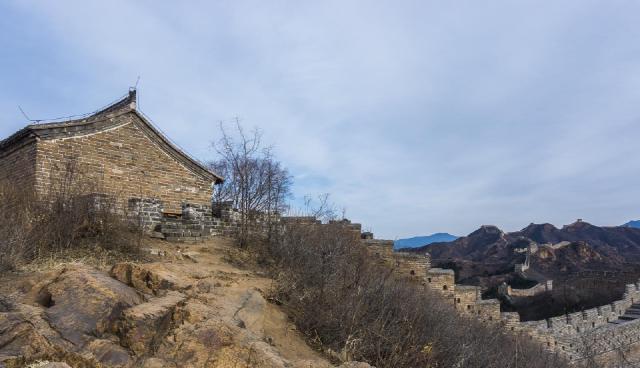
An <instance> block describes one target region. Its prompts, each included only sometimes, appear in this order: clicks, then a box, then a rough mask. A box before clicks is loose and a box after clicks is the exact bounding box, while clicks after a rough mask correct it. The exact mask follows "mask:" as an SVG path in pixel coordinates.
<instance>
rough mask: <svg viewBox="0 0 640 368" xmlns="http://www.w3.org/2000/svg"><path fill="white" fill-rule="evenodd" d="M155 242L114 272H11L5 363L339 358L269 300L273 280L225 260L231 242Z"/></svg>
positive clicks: (1, 349)
mask: <svg viewBox="0 0 640 368" xmlns="http://www.w3.org/2000/svg"><path fill="white" fill-rule="evenodd" d="M153 247H154V249H153V250H152V252H153V253H154V254H157V255H158V256H157V257H156V258H157V260H156V261H155V262H153V263H144V264H143V263H119V264H116V265H115V266H114V267H113V268H112V269H111V270H110V271H109V272H105V271H102V270H97V269H95V268H92V267H89V266H86V265H83V264H65V265H62V266H60V267H57V268H55V269H52V270H48V271H44V272H40V273H37V274H30V275H13V276H7V277H5V278H4V279H3V282H2V283H1V285H0V367H7V368H10V367H22V366H25V365H26V364H34V366H46V365H44V364H43V363H38V364H36V362H44V361H51V362H64V363H66V364H68V365H69V366H71V367H146V368H155V367H158V368H159V367H176V368H177V367H238V368H241V367H282V368H284V367H300V368H302V367H305V368H309V367H322V368H324V367H333V365H332V364H330V363H329V362H328V361H327V360H326V359H325V358H324V357H323V356H322V355H320V354H319V353H317V352H316V351H314V350H313V349H311V348H310V347H309V346H307V345H306V343H305V341H304V338H303V336H301V335H300V334H299V333H298V332H297V330H296V329H295V326H293V325H292V324H291V323H290V322H289V320H288V318H287V316H286V315H285V314H284V313H283V312H282V311H281V310H280V309H279V308H278V307H277V306H275V305H272V304H270V303H268V302H267V301H266V299H265V297H264V296H263V293H264V292H265V291H267V290H268V289H269V287H270V284H271V282H272V280H270V279H268V278H265V277H262V276H260V275H258V274H256V273H255V272H252V271H249V270H245V269H242V268H240V267H237V266H234V265H232V264H231V263H229V262H227V261H226V260H227V259H231V258H233V257H232V256H230V252H233V251H234V248H233V247H231V246H230V245H229V244H228V243H226V242H224V241H222V240H213V241H210V242H208V243H206V244H202V245H197V246H191V247H189V248H180V247H175V246H170V245H169V244H167V243H163V242H158V243H155V244H154V245H153ZM51 366H56V365H51ZM58 366H60V367H64V365H62V364H59V365H58ZM343 367H368V365H366V364H363V363H345V364H344V365H343Z"/></svg>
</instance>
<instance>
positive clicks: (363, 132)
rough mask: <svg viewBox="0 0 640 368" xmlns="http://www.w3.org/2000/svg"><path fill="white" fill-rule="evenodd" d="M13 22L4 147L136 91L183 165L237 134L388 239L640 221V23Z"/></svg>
mask: <svg viewBox="0 0 640 368" xmlns="http://www.w3.org/2000/svg"><path fill="white" fill-rule="evenodd" d="M3 8H4V9H3ZM0 10H2V14H3V15H4V16H5V17H6V20H4V21H3V25H2V26H0V31H3V32H1V33H2V34H3V35H0V46H2V47H3V50H11V52H9V53H7V54H6V57H5V58H3V60H2V61H0V67H2V71H0V78H1V82H2V83H3V85H4V86H6V88H4V89H3V90H2V91H0V97H1V98H0V108H1V109H2V110H1V111H0V118H2V119H3V122H4V123H3V124H2V126H1V127H0V133H2V134H3V135H8V134H10V133H11V132H12V131H13V130H16V129H17V128H19V127H20V125H21V124H19V122H21V121H23V119H22V118H21V116H20V115H19V112H17V109H15V107H14V105H15V104H16V101H19V103H21V104H25V105H28V106H29V108H30V111H32V113H33V114H36V113H37V114H38V116H52V115H64V114H68V113H76V112H83V111H85V110H88V109H90V108H92V107H98V106H100V105H102V104H103V103H104V102H106V100H105V99H110V98H112V97H115V96H117V95H118V94H121V93H124V91H125V90H126V87H128V86H129V85H130V84H133V83H134V81H135V79H136V77H137V76H138V75H140V76H141V85H140V99H141V101H140V102H141V107H142V109H143V111H144V112H145V113H147V114H148V115H149V116H151V117H152V118H153V119H154V120H155V122H156V123H157V124H158V125H159V126H160V127H161V128H162V129H163V130H164V131H165V132H166V133H167V134H168V135H169V136H171V137H172V138H174V139H175V140H176V141H178V142H179V144H181V145H182V146H185V147H186V148H187V150H188V151H191V152H193V153H195V154H196V155H197V156H199V157H200V158H207V157H208V156H209V155H211V152H210V150H209V143H210V141H211V140H213V139H215V136H216V134H217V123H218V121H221V120H230V119H232V118H233V117H235V116H239V117H240V118H241V119H242V120H243V121H244V123H245V125H248V126H252V125H257V126H259V127H260V128H261V129H262V130H263V131H264V132H265V139H266V140H267V141H268V142H271V143H273V144H275V145H276V148H277V152H278V154H279V157H280V158H281V159H282V160H283V161H284V162H285V163H286V164H287V165H288V166H289V167H290V168H291V169H292V171H293V174H294V175H295V176H296V178H297V179H298V185H297V186H296V188H295V190H296V194H297V195H298V196H302V195H304V194H308V193H311V192H320V191H321V192H332V193H333V197H334V200H335V201H336V202H338V203H339V204H341V205H344V206H345V207H347V210H348V215H349V216H350V217H352V218H353V219H354V220H357V221H361V222H363V223H365V225H366V226H367V227H369V228H372V229H373V230H374V231H376V232H377V233H378V235H379V236H383V237H389V238H394V237H398V236H408V235H416V234H425V233H431V232H436V231H450V232H453V233H456V234H465V233H468V232H470V231H472V230H473V229H474V228H475V227H477V226H478V225H480V224H484V223H494V224H496V225H498V226H502V227H505V228H507V229H509V230H513V229H516V228H520V227H523V226H525V225H526V224H528V223H529V222H530V221H538V222H540V221H545V222H546V221H549V222H555V223H557V224H561V223H563V222H565V223H566V222H569V221H572V220H573V219H574V218H577V217H581V218H585V219H588V220H592V221H594V222H596V223H603V224H605V223H608V224H615V223H618V222H622V221H623V220H626V219H630V218H632V217H638V216H640V213H639V212H638V210H637V207H638V199H637V198H640V197H639V196H638V194H640V193H638V192H639V191H640V190H639V189H637V188H640V185H638V184H640V183H639V182H640V178H639V175H638V174H637V173H638V163H637V162H636V161H634V158H635V157H634V154H635V153H636V142H635V139H634V138H635V137H637V136H638V133H640V126H639V125H638V123H637V122H638V112H637V106H638V100H639V99H640V92H639V91H640V89H639V88H638V86H639V84H640V78H638V75H640V73H638V72H639V71H640V70H639V69H640V67H639V66H638V65H640V64H639V63H638V61H639V60H638V59H639V58H640V46H639V45H638V43H637V42H636V40H637V39H638V36H640V27H638V26H637V22H636V21H635V19H634V17H633V14H637V12H638V10H640V6H639V5H636V4H633V3H629V2H616V1H614V2H609V3H607V4H604V5H603V3H596V2H584V1H566V2H562V3H547V4H544V3H540V2H533V1H531V2H518V3H513V2H504V1H495V2H488V3H487V2H484V3H482V4H480V3H478V2H449V3H442V2H423V1H406V2H401V3H398V2H383V1H381V2H375V3H372V2H358V1H354V2H339V1H328V2H315V3H314V2H302V3H301V2H287V1H280V2H249V1H247V2H243V1H234V2H231V3H211V2H205V1H200V2H190V3H189V4H188V5H182V6H176V5H175V3H173V2H159V1H139V2H130V1H122V0H121V1H111V2H97V1H89V2H87V1H62V2H55V3H53V2H48V3H42V2H32V1H24V2H13V3H11V4H9V5H3V6H0ZM9 35H11V36H9ZM25 81H28V83H25ZM14 122H15V123H14Z"/></svg>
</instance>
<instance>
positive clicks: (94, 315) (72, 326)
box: [40, 265, 144, 347]
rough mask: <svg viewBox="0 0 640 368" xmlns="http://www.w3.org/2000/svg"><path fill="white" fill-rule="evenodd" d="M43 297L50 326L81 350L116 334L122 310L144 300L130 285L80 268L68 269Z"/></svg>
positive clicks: (45, 291) (41, 298)
mask: <svg viewBox="0 0 640 368" xmlns="http://www.w3.org/2000/svg"><path fill="white" fill-rule="evenodd" d="M40 295H41V297H40V302H41V304H42V305H43V307H45V308H46V309H45V315H46V319H47V320H48V321H49V323H50V324H51V327H53V328H54V329H55V330H56V331H58V332H59V333H60V335H62V337H63V338H64V339H65V340H67V341H69V342H71V343H73V344H74V345H76V346H78V347H83V346H84V345H85V344H87V343H88V342H90V341H92V340H94V339H95V338H96V337H102V336H103V335H104V334H105V333H111V332H113V331H114V327H115V323H116V322H117V321H118V320H119V319H120V317H121V315H122V313H123V311H124V310H125V309H127V308H130V307H132V306H135V305H137V304H140V303H142V302H143V301H144V298H143V297H142V296H141V295H140V294H139V293H137V292H136V291H135V290H134V289H132V288H130V287H128V286H127V285H124V284H122V283H121V282H118V281H117V280H114V279H113V278H111V277H109V276H108V275H105V274H104V273H102V272H100V271H98V270H96V269H93V268H90V267H86V266H81V265H72V266H68V267H66V268H65V269H64V271H63V272H62V273H61V274H60V275H59V276H58V277H57V278H56V279H55V280H53V281H52V282H51V283H49V284H48V285H47V286H45V287H44V288H42V289H41V290H40Z"/></svg>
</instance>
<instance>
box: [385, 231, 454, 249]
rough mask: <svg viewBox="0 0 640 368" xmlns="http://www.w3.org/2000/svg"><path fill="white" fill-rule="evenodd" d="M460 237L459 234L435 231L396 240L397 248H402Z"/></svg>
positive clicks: (395, 245)
mask: <svg viewBox="0 0 640 368" xmlns="http://www.w3.org/2000/svg"><path fill="white" fill-rule="evenodd" d="M456 239H458V237H457V236H455V235H451V234H448V233H435V234H431V235H428V236H415V237H413V238H408V239H398V240H396V241H395V242H394V244H393V247H394V248H395V249H401V248H417V247H422V246H425V245H428V244H431V243H444V242H451V241H454V240H456Z"/></svg>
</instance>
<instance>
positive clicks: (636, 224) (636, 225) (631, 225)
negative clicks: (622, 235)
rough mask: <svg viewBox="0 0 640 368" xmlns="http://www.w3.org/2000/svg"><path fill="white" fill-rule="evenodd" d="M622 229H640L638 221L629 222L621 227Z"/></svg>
mask: <svg viewBox="0 0 640 368" xmlns="http://www.w3.org/2000/svg"><path fill="white" fill-rule="evenodd" d="M622 227H635V228H638V229H640V221H629V222H627V223H626V224H624V225H622Z"/></svg>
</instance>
